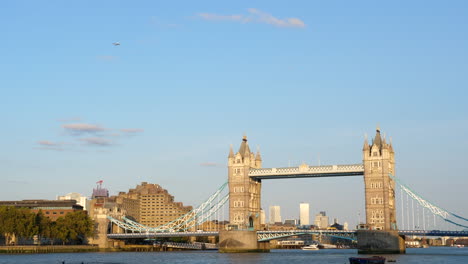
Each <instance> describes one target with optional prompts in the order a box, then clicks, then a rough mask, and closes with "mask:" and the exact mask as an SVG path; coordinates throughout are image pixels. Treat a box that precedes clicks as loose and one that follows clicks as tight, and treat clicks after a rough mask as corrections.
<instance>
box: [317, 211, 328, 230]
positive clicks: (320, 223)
mask: <svg viewBox="0 0 468 264" xmlns="http://www.w3.org/2000/svg"><path fill="white" fill-rule="evenodd" d="M314 224H315V226H316V227H317V228H318V229H326V228H327V227H328V216H327V213H326V212H325V211H321V212H320V213H318V214H317V215H315V221H314Z"/></svg>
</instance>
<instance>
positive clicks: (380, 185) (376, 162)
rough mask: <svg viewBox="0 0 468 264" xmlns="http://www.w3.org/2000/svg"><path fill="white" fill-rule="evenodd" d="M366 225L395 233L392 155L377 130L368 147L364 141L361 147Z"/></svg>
mask: <svg viewBox="0 0 468 264" xmlns="http://www.w3.org/2000/svg"><path fill="white" fill-rule="evenodd" d="M363 164H364V185H365V195H366V223H367V224H368V225H369V226H370V227H371V228H372V229H375V230H397V225H396V204H395V182H394V181H393V180H392V178H390V177H389V174H391V175H395V152H394V151H393V147H392V143H391V142H390V143H389V144H387V142H386V141H385V137H384V138H382V136H381V135H380V128H377V130H376V134H375V137H374V139H373V140H372V144H371V145H369V143H368V142H367V138H366V139H365V141H364V147H363Z"/></svg>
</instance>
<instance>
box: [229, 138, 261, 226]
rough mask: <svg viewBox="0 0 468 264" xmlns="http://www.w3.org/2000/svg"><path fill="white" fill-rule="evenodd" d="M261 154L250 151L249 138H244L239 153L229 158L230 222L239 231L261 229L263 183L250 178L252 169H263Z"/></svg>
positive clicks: (231, 154)
mask: <svg viewBox="0 0 468 264" xmlns="http://www.w3.org/2000/svg"><path fill="white" fill-rule="evenodd" d="M261 166H262V162H261V157H260V153H259V152H258V153H257V155H254V153H253V152H252V151H250V147H249V143H248V142H247V136H245V135H244V137H243V138H242V142H241V145H240V147H239V151H237V153H236V154H233V153H232V148H231V151H230V153H229V156H228V183H229V222H230V224H231V225H233V226H237V228H238V229H251V230H258V229H259V228H260V192H261V181H260V180H253V179H251V178H250V177H249V171H250V169H251V168H256V169H257V168H261Z"/></svg>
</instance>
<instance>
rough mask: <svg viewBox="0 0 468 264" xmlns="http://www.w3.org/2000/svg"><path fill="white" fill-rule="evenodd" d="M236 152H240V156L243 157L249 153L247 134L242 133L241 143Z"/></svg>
mask: <svg viewBox="0 0 468 264" xmlns="http://www.w3.org/2000/svg"><path fill="white" fill-rule="evenodd" d="M238 153H240V154H241V156H242V158H245V157H246V156H249V155H250V153H251V152H250V148H249V143H247V136H246V135H244V137H243V138H242V143H241V145H240V148H239V151H238Z"/></svg>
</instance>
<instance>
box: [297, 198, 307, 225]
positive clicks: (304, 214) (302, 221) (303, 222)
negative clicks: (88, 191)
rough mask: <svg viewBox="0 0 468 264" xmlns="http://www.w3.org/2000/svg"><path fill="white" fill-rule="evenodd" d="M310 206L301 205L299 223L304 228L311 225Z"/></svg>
mask: <svg viewBox="0 0 468 264" xmlns="http://www.w3.org/2000/svg"><path fill="white" fill-rule="evenodd" d="M309 219H310V217H309V204H308V203H300V204H299V221H300V224H301V225H303V226H306V225H310V221H309Z"/></svg>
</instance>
